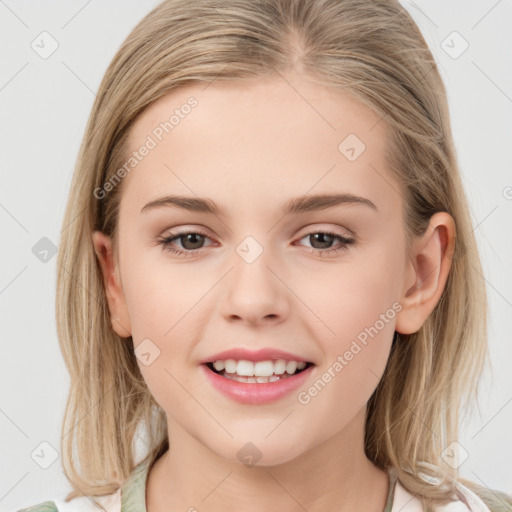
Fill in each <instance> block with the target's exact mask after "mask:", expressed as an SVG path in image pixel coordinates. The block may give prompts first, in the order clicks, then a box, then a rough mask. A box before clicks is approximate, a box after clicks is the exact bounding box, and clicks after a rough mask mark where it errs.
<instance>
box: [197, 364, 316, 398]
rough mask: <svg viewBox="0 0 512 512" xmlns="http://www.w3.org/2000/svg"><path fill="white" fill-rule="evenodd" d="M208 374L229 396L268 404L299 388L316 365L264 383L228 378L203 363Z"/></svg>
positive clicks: (222, 391) (215, 384)
mask: <svg viewBox="0 0 512 512" xmlns="http://www.w3.org/2000/svg"><path fill="white" fill-rule="evenodd" d="M201 366H202V368H203V371H205V372H206V376H207V377H208V379H210V382H211V383H212V384H213V386H214V387H215V388H216V389H218V390H219V391H220V392H221V393H224V394H225V395H226V396H228V397H229V398H232V399H233V400H236V401H237V402H240V403H243V404H251V405H257V404H266V403H270V402H275V401H277V400H279V399H280V398H282V397H283V396H285V395H287V394H288V393H291V392H292V391H293V390H295V389H297V388H298V387H299V386H300V385H301V384H303V383H304V381H305V380H306V379H307V378H308V377H309V375H310V374H311V372H312V371H313V368H314V365H311V366H310V367H309V368H306V369H305V370H303V371H301V372H300V373H297V374H295V375H293V376H292V377H287V378H285V379H280V380H276V381H274V382H263V383H252V382H251V383H245V382H237V381H234V380H230V379H226V377H222V375H219V374H218V373H215V372H214V371H213V370H210V368H208V366H207V365H206V364H202V365H201Z"/></svg>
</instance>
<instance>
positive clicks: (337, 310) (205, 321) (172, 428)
mask: <svg viewBox="0 0 512 512" xmlns="http://www.w3.org/2000/svg"><path fill="white" fill-rule="evenodd" d="M299 92H300V94H299ZM191 95H193V96H194V97H195V98H196V99H197V100H198V106H197V107H196V108H195V109H193V110H192V112H191V113H190V114H189V115H188V116H186V117H185V118H184V119H182V120H181V121H180V123H179V124H178V125H177V126H176V127H175V128H174V130H173V131H172V132H171V133H169V134H167V135H166V136H165V137H164V139H163V140H162V141H161V142H160V143H159V144H158V145H157V147H156V148H154V149H152V151H151V152H150V153H149V154H148V155H147V156H146V157H145V158H144V159H143V160H142V161H141V162H140V163H139V164H138V165H137V166H136V168H134V169H133V170H132V171H131V172H130V173H129V174H128V175H127V176H126V177H125V178H124V179H125V180H126V181H125V183H124V184H123V187H124V189H123V194H122V199H121V203H120V216H119V245H118V246H116V252H113V251H112V243H111V242H112V241H111V239H110V238H109V237H107V236H105V235H104V234H103V233H100V232H94V233H93V234H92V240H93V243H94V247H95V250H96V253H97V254H98V258H99V261H100V264H101V268H102V271H103V278H104V283H105V290H106V295H107V299H108V304H109V308H110V312H111V315H112V327H113V329H114V330H115V331H116V332H117V334H119V335H120V336H123V337H128V336H130V335H131V336H132V338H133V344H134V347H137V346H138V345H139V344H140V343H141V342H142V340H144V339H146V338H149V339H150V340H151V342H152V343H154V344H155V345H156V346H157V347H158V349H159V350H160V355H159V356H158V357H157V358H156V359H155V360H154V361H153V362H152V363H151V364H150V365H148V366H146V365H144V364H142V363H141V362H140V361H139V360H138V364H139V367H140V370H141V372H142V375H143V377H144V379H145V381H146V383H147V385H148V387H149V389H150V391H151V393H152V394H153V395H154V397H155V399H156V400H157V402H158V403H159V404H160V406H161V407H162V409H163V410H164V411H165V413H166V416H167V422H168V431H169V436H170V446H171V448H170V450H169V451H168V452H166V453H165V454H164V455H163V456H162V457H161V458H160V459H159V460H158V461H157V462H156V463H155V465H154V466H153V468H152V469H151V471H150V473H149V476H148V482H147V489H146V501H147V509H148V511H149V512H163V511H164V510H165V511H169V510H188V509H189V508H190V507H196V508H197V509H199V510H201V511H220V510H222V511H235V510H236V511H238V510H242V509H243V510H245V511H247V512H256V511H258V512H259V511H261V510H281V511H290V512H291V511H297V510H304V509H305V510H308V511H309V512H315V511H323V510H329V509H332V510H338V511H349V510H366V511H374V512H381V511H382V510H383V509H384V505H385V502H386V497H387V493H388V477H387V474H386V473H385V472H384V471H382V470H380V469H379V468H377V467H376V466H375V465H373V464H372V463H371V461H370V460H369V459H368V458H367V457H366V455H365V453H364V426H365V411H366V404H367V401H368V399H369V398H370V396H371V395H372V393H373V391H374V390H375V388H376V386H377V384H378V382H379V380H380V378H381V376H382V374H383V372H384V369H385V366H386V362H387V360H388V357H389V352H390V349H391V343H392V339H393V334H394V331H395V330H396V331H398V332H401V333H404V334H409V333H413V332H416V331H417V330H418V329H419V328H420V327H421V325H422V324H423V323H424V321H425V320H426V319H427V317H428V316H429V314H430V313H431V311H432V310H433V308H434V306H435V305H436V304H437V302H438V301H439V299H440V296H441V293H442V291H443V288H444V286H445V283H446V279H447V276H448V272H449V267H450V262H451V258H450V256H451V254H453V244H454V236H455V227H454V222H453V219H452V217H451V216H450V215H449V214H447V213H444V212H441V213H437V214H435V215H434V216H433V217H432V218H431V222H430V224H429V227H428V229H427V231H426V233H425V234H424V236H422V237H421V238H418V239H415V240H414V245H413V247H412V248H411V252H409V251H408V250H407V247H406V244H405V231H404V221H403V218H402V213H401V212H402V198H401V195H400V194H399V193H398V191H399V190H400V187H399V184H398V183H397V182H396V181H395V180H394V178H393V176H392V175H391V173H390V171H389V169H388V167H387V164H386V161H385V159H384V148H385V145H386V144H387V140H388V132H387V128H386V125H385V123H384V122H383V121H382V120H381V119H380V116H378V115H376V114H375V113H374V112H373V111H372V110H370V109H369V108H367V107H366V106H364V105H363V104H361V103H359V102H358V101H357V100H356V99H355V98H354V97H352V96H349V95H347V93H342V92H339V91H334V90H332V89H327V88H324V87H321V86H318V85H315V84H313V83H311V82H308V81H306V79H305V78H304V77H301V78H299V77H297V76H290V77H288V78H287V79H286V80H284V79H281V78H279V79H268V80H259V81H258V82H255V83H247V84H234V83H229V84H227V83H219V82H214V83H213V84H211V85H209V86H208V87H207V88H206V89H205V87H204V84H201V85H198V84H194V85H187V87H186V88H183V89H181V90H176V91H172V92H171V93H168V94H167V95H166V96H164V97H162V98H160V99H159V100H158V101H156V102H155V103H153V104H152V105H151V106H150V107H149V108H148V109H147V110H146V111H145V112H144V113H143V114H142V116H141V117H139V119H138V120H137V121H136V122H135V124H134V126H133V128H132V131H131V133H130V139H129V153H131V151H135V150H136V149H137V148H139V147H140V145H141V144H143V143H144V140H145V139H146V137H147V136H148V134H150V133H151V132H152V130H153V129H154V127H155V126H156V125H158V124H159V123H160V122H162V121H163V120H165V119H168V118H169V112H172V111H173V110H174V109H175V108H179V107H180V106H181V105H183V104H184V103H186V101H187V99H188V98H189V97H190V96H191ZM379 121H380V122H379ZM350 133H353V134H356V135H357V136H358V137H359V138H360V139H361V140H362V141H364V144H365V145H366V149H365V151H364V152H363V153H362V154H361V155H360V156H359V157H358V158H357V159H356V160H355V161H349V160H348V159H347V158H346V157H345V156H344V155H343V154H341V152H340V151H339V150H338V145H339V144H340V142H342V141H343V140H344V139H345V137H346V136H347V135H348V134H350ZM376 170H378V172H376ZM333 192H336V193H352V194H356V195H359V196H362V197H365V198H368V199H370V200H371V201H372V202H373V203H374V204H375V205H376V206H377V208H378V211H374V210H373V209H372V208H369V207H368V206H365V205H362V204H356V203H354V204H345V205H339V206H336V207H333V208H327V209H323V210H318V211H312V212H307V213H299V214H290V215H288V216H286V217H282V216H281V215H280V213H279V210H280V208H281V206H282V205H283V203H284V202H286V201H287V200H288V199H290V198H295V197H301V196H303V195H306V194H321V193H333ZM171 193H172V194H176V195H185V196H190V197H196V196H199V197H208V198H210V199H212V200H213V201H215V202H216V203H217V204H219V205H220V206H222V207H224V208H225V209H226V211H227V214H228V216H227V217H225V218H224V217H219V216H216V215H211V214H207V213H201V212H189V211H185V210H181V209H178V208H172V207H160V208H155V209H150V210H148V211H145V212H144V213H142V214H141V209H142V208H143V206H144V205H145V204H146V203H148V202H149V201H152V200H155V199H157V198H160V197H162V196H165V195H167V194H171ZM177 228H179V229H181V230H182V231H191V232H197V229H200V231H203V232H205V233H206V234H207V237H206V238H204V239H203V240H204V241H203V243H202V245H201V240H199V242H198V241H197V240H196V241H195V242H194V240H192V241H189V243H188V244H187V239H186V238H185V240H184V239H183V238H181V240H180V239H179V238H178V239H175V240H174V242H173V246H174V248H176V249H181V250H186V249H187V248H188V249H189V252H191V250H194V247H198V248H199V249H195V251H196V253H194V254H193V255H192V256H190V257H178V256H176V255H174V254H173V253H170V252H168V251H166V250H165V249H164V248H163V247H162V246H161V245H159V243H158V240H159V239H161V238H163V237H166V236H168V234H169V233H170V232H171V229H172V230H176V229H177ZM326 229H327V230H330V231H334V232H336V234H337V235H340V236H351V237H352V238H354V239H355V242H354V243H353V244H350V245H348V246H346V247H347V248H346V250H343V251H340V252H338V253H332V252H331V254H329V253H328V252H327V251H328V250H331V251H332V250H333V249H336V248H338V247H340V245H341V243H340V241H339V240H338V239H336V238H331V239H329V238H327V239H326V240H327V243H325V242H324V244H323V245H322V244H321V243H319V242H318V241H315V237H312V236H308V235H311V234H314V233H322V232H325V230H326ZM247 236H251V237H253V238H254V239H255V240H256V241H257V242H258V244H259V245H260V246H261V247H262V249H263V252H262V254H261V255H260V256H259V257H258V258H257V259H256V260H255V261H254V262H252V263H250V264H249V263H247V262H246V261H245V260H244V259H242V258H241V257H240V256H239V254H238V253H237V252H236V248H237V247H238V246H239V244H240V243H241V242H242V240H244V238H245V237H247ZM329 240H331V241H330V242H329ZM194 243H195V245H194ZM190 248H192V249H190ZM312 248H316V249H317V251H318V252H317V253H316V254H312V253H311V250H312ZM321 251H324V254H320V252H321ZM393 303H399V304H400V305H401V310H400V312H399V313H398V314H397V315H396V316H394V318H393V319H392V320H389V322H388V323H386V324H385V327H384V328H382V329H381V330H380V331H379V332H378V334H377V335H375V336H374V337H373V338H369V339H368V343H367V345H366V346H365V347H364V349H363V350H361V351H360V352H359V353H358V354H357V356H356V357H354V358H353V359H352V360H351V361H350V362H349V363H348V364H347V365H346V366H345V367H344V368H343V370H342V371H341V372H339V373H338V374H336V377H335V378H333V379H331V381H330V382H329V383H328V384H327V385H326V386H325V388H324V389H323V390H322V391H321V392H320V393H318V395H317V396H315V397H314V398H313V399H312V400H311V401H310V402H309V403H308V404H306V405H303V404H300V403H299V402H298V401H297V393H296V392H292V393H290V394H289V395H287V396H285V397H284V398H281V399H280V400H278V401H277V402H274V403H269V404H264V405H249V404H240V403H238V402H235V401H233V400H231V399H229V398H227V397H225V396H224V395H222V394H221V393H219V392H218V391H217V390H216V389H215V388H213V387H212V386H211V384H210V383H209V381H208V380H207V379H206V378H205V376H204V375H203V373H202V371H200V370H201V368H200V367H199V364H200V361H201V360H202V359H203V358H206V357H207V356H210V355H213V354H214V353H217V352H219V351H221V350H225V349H228V348H232V347H235V346H243V347H246V348H248V349H256V348H261V347H276V348H279V349H282V350H285V351H289V352H293V353H296V354H299V355H301V356H303V357H304V358H305V359H306V360H308V361H312V362H314V363H315V364H316V367H315V368H314V371H313V373H312V374H311V376H310V377H309V379H308V380H307V382H306V384H305V385H304V386H302V387H301V388H300V389H299V390H298V391H300V390H306V389H307V388H308V387H310V386H311V385H312V384H313V382H314V381H316V380H317V379H318V378H319V377H320V376H321V375H322V374H323V372H325V371H327V369H328V368H329V367H331V366H332V365H333V363H334V362H335V361H336V358H337V356H338V355H339V354H344V353H345V351H347V350H348V349H349V348H350V346H351V343H352V342H353V340H355V339H356V337H357V335H358V334H359V333H360V332H361V331H363V330H364V329H365V327H369V326H372V325H374V324H375V322H376V321H377V320H378V319H379V315H381V314H383V313H385V312H386V311H387V310H389V309H390V308H391V306H392V304H393ZM249 441H250V442H252V443H253V444H254V445H255V446H256V447H257V448H258V450H259V451H260V452H261V454H262V456H261V458H260V459H259V460H258V461H257V463H256V464H255V465H254V466H252V467H248V466H246V465H244V464H242V462H241V461H240V460H239V458H238V456H237V452H238V451H239V450H240V449H241V448H242V447H243V446H244V445H245V444H246V443H247V442H249Z"/></svg>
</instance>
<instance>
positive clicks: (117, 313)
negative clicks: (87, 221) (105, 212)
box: [92, 231, 131, 338]
mask: <svg viewBox="0 0 512 512" xmlns="http://www.w3.org/2000/svg"><path fill="white" fill-rule="evenodd" d="M92 242H93V245H94V250H95V251H96V256H97V257H98V260H99V263H100V266H101V271H102V274H103V284H104V287H105V295H106V297H107V302H108V307H109V310H110V318H111V323H112V328H113V329H114V331H115V332H116V334H118V335H119V336H121V337H122V338H128V337H130V336H131V325H130V317H129V315H128V308H127V306H126V300H125V296H124V291H123V287H122V285H121V280H120V278H119V269H118V268H117V264H116V261H115V259H114V254H113V251H112V240H111V238H110V237H109V236H107V235H105V234H104V233H102V232H101V231H94V232H93V234H92Z"/></svg>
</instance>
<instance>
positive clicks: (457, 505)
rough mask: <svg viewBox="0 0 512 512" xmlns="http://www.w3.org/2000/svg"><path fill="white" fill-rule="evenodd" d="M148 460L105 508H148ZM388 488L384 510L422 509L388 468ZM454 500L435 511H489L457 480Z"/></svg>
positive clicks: (67, 508) (85, 511) (140, 511)
mask: <svg viewBox="0 0 512 512" xmlns="http://www.w3.org/2000/svg"><path fill="white" fill-rule="evenodd" d="M150 462H151V461H149V460H147V461H142V462H140V463H139V464H138V465H137V466H136V467H135V469H134V470H133V472H132V474H131V475H130V477H129V478H128V479H127V480H126V481H125V482H124V483H123V485H122V486H121V488H120V489H119V490H118V491H117V492H115V493H114V494H111V495H109V496H102V497H95V498H94V501H96V502H98V503H100V504H101V505H102V506H103V507H104V508H105V510H107V511H108V512H147V511H146V478H147V475H148V472H149V468H150ZM388 475H389V483H390V485H389V492H388V497H387V502H386V506H385V507H384V510H383V512H423V508H422V505H421V501H420V500H419V499H418V498H416V497H415V496H413V495H412V494H410V493H409V492H408V491H407V490H406V489H405V488H404V487H403V486H402V484H401V483H400V481H399V480H398V478H397V473H396V471H395V470H394V469H393V468H391V469H389V471H388ZM457 485H458V490H457V498H458V499H457V501H453V502H451V503H449V504H447V505H443V506H440V507H437V509H436V512H491V511H490V510H489V508H488V507H487V506H486V505H485V504H484V502H483V501H482V500H481V499H480V498H478V497H477V496H476V495H475V494H474V493H473V492H472V491H471V490H470V489H468V488H467V487H465V486H463V485H462V484H460V483H458V484H457ZM98 510H99V509H98V507H97V506H96V505H95V504H94V502H93V499H92V498H89V497H87V496H84V497H80V498H75V499H74V500H71V501H69V502H67V503H66V502H64V501H62V500H54V501H45V502H43V503H40V504H39V505H35V506H33V507H30V508H25V509H22V510H19V511H18V512H98Z"/></svg>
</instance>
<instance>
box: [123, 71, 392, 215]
mask: <svg viewBox="0 0 512 512" xmlns="http://www.w3.org/2000/svg"><path fill="white" fill-rule="evenodd" d="M387 139H388V133H387V128H386V125H385V123H384V121H382V119H381V117H380V116H379V115H378V114H376V113H375V112H373V111H372V110H371V109H370V108H368V107H367V106H365V105H364V104H362V103H361V102H360V101H358V100H357V99H355V97H353V96H351V95H349V94H348V93H346V92H342V91H337V90H334V89H332V88H327V87H323V86H320V85H316V84H312V83H309V82H306V81H303V80H295V81H292V80H287V79H276V78H273V79H266V80H260V81H257V82H247V83H234V82H221V81H218V82H213V83H212V84H209V85H208V84H203V83H194V84H191V85H187V86H185V87H180V88H179V89H176V90H174V91H171V92H170V93H167V94H166V95H165V96H163V97H161V98H160V99H158V100H157V101H156V102H154V103H153V104H152V105H150V106H149V107H148V108H147V109H146V111H144V113H143V114H142V115H141V116H140V117H139V118H138V119H137V120H136V122H135V123H134V125H133V126H132V129H131V131H130V134H129V139H128V156H129V155H131V154H132V153H133V152H138V153H142V152H143V153H144V156H143V157H140V156H139V157H138V161H137V165H136V166H135V167H134V168H133V170H131V171H130V172H129V173H128V174H127V175H126V177H125V178H124V179H125V180H127V183H125V184H124V185H125V186H124V192H123V198H122V201H121V203H123V201H125V202H126V201H130V203H136V205H137V206H138V207H139V208H138V209H139V211H140V209H141V208H142V206H143V205H144V204H145V203H146V202H148V201H150V200H154V199H157V198H158V197H160V196H162V195H164V194H165V193H173V194H179V195H189V196H193V195H197V196H209V197H213V198H214V199H215V200H218V201H219V202H228V201H229V202H231V203H233V202H237V201H238V202H239V203H240V204H243V205H245V206H246V207H253V206H254V207H257V206H258V205H259V207H260V208H261V207H262V206H263V205H262V201H261V199H262V197H263V196H262V194H264V197H265V199H266V200H268V201H269V202H270V201H274V200H275V201H276V204H277V203H279V204H281V203H282V199H283V195H284V196H286V198H288V197H294V196H297V195H304V194H307V193H308V192H311V193H328V192H333V191H334V189H336V191H337V192H351V193H354V194H359V195H365V196H367V197H371V198H372V201H373V200H374V199H375V200H374V202H379V203H380V204H381V205H382V204H383V203H385V202H386V201H392V200H394V201H396V200H397V199H398V197H397V192H396V189H397V187H393V186H391V187H390V182H391V181H392V178H391V176H390V175H389V173H388V171H387V169H386V165H387V164H386V161H385V148H386V144H387ZM143 146H146V147H148V148H150V149H149V150H143V151H141V149H142V148H143ZM385 189H388V190H385ZM286 198H285V199H286Z"/></svg>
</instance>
